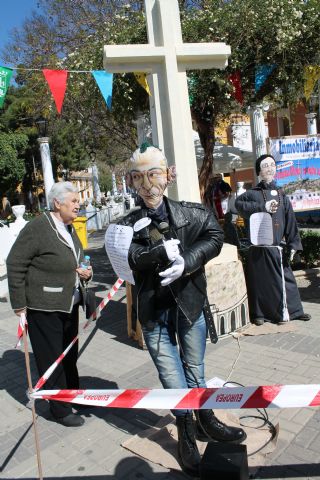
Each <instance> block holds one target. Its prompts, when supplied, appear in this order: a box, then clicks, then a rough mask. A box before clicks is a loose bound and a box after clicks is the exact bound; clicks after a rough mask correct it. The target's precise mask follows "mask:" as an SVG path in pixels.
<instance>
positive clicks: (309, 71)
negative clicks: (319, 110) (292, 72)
mask: <svg viewBox="0 0 320 480" xmlns="http://www.w3.org/2000/svg"><path fill="white" fill-rule="evenodd" d="M304 78H305V81H304V96H305V97H306V100H309V98H310V96H311V94H312V92H313V89H314V85H315V83H316V81H317V80H319V79H320V66H319V65H308V66H307V67H305V68H304Z"/></svg>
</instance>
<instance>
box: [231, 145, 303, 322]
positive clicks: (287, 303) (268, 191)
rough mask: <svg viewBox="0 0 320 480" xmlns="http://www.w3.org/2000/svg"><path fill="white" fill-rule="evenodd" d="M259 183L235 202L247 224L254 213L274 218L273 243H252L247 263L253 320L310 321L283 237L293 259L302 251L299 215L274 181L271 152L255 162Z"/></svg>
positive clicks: (273, 165)
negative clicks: (296, 215)
mask: <svg viewBox="0 0 320 480" xmlns="http://www.w3.org/2000/svg"><path fill="white" fill-rule="evenodd" d="M256 173H257V175H259V178H260V182H259V183H258V185H257V186H256V187H254V188H252V189H251V190H247V191H246V192H245V193H243V194H242V195H240V196H239V197H238V198H237V199H236V202H235V206H236V208H237V210H238V212H239V214H240V215H241V216H242V217H243V218H244V219H245V221H246V223H247V226H248V222H249V220H250V217H251V215H252V214H254V213H257V212H266V213H268V214H269V215H270V216H271V219H272V231H273V244H272V245H251V246H250V248H249V254H248V259H247V262H246V271H245V275H246V283H247V291H248V300H249V312H250V320H251V322H252V323H254V324H256V325H263V324H264V322H272V323H282V322H285V321H289V320H304V321H307V320H310V319H311V316H310V315H309V314H306V313H304V311H303V308H302V304H301V300H300V295H299V290H298V287H297V283H296V280H295V278H294V275H293V273H292V270H291V267H290V264H289V261H288V258H287V256H286V255H284V253H283V248H282V245H283V240H285V242H286V247H287V249H288V250H289V251H290V260H292V259H293V256H294V254H295V252H296V251H301V250H302V245H301V240H300V236H299V231H298V226H297V221H296V217H295V215H294V212H293V209H292V206H291V202H290V200H289V198H288V197H287V196H286V195H285V194H284V193H283V192H282V190H280V189H279V188H278V187H277V185H276V183H275V180H274V179H275V174H276V163H275V159H274V158H273V157H272V156H271V155H261V156H260V157H259V158H258V159H257V161H256Z"/></svg>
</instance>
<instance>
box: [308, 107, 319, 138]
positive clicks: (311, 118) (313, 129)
mask: <svg viewBox="0 0 320 480" xmlns="http://www.w3.org/2000/svg"><path fill="white" fill-rule="evenodd" d="M305 116H306V119H307V127H308V135H317V133H318V131H317V114H316V113H315V112H312V113H306V115H305Z"/></svg>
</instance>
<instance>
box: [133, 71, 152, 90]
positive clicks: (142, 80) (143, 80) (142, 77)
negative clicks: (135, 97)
mask: <svg viewBox="0 0 320 480" xmlns="http://www.w3.org/2000/svg"><path fill="white" fill-rule="evenodd" d="M134 76H135V77H136V80H137V82H138V83H139V84H140V85H141V87H142V88H144V89H145V91H146V92H147V94H148V95H150V96H151V91H150V87H149V84H148V81H147V75H146V74H145V73H144V72H134Z"/></svg>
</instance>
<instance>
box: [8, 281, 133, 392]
mask: <svg viewBox="0 0 320 480" xmlns="http://www.w3.org/2000/svg"><path fill="white" fill-rule="evenodd" d="M123 282H124V280H121V278H118V280H117V281H116V283H115V284H114V285H113V286H112V288H111V289H110V290H109V292H108V295H107V297H106V298H104V299H103V300H102V301H101V302H100V303H99V305H98V307H97V308H96V310H95V311H94V312H93V314H92V315H91V317H90V318H89V319H88V321H87V323H86V324H85V325H84V327H83V329H85V328H87V326H88V325H89V324H90V323H91V322H92V321H93V320H94V319H98V318H99V317H100V313H101V311H102V310H103V309H104V307H105V306H106V305H107V303H108V302H109V301H110V300H111V298H112V297H113V296H114V295H115V293H116V292H117V291H118V290H119V288H120V287H121V285H122V284H123ZM27 325H28V324H27V319H26V316H25V314H22V315H20V321H19V325H18V343H17V346H18V345H20V339H21V337H22V336H23V329H24V327H26V328H27ZM78 339H79V334H78V335H77V336H76V337H75V338H74V339H73V340H72V342H71V343H70V344H69V345H68V346H67V348H66V349H65V350H64V351H63V352H62V353H61V355H60V356H59V357H58V358H57V360H55V361H54V362H53V364H52V365H51V366H50V367H49V368H48V369H47V370H46V371H45V372H44V374H43V375H42V376H41V377H40V378H39V380H38V382H37V384H36V385H35V387H34V389H33V391H37V390H39V388H41V387H43V385H44V384H45V383H46V381H47V380H48V378H49V377H50V376H51V375H52V374H53V372H54V371H55V369H56V368H57V366H58V365H59V364H60V363H61V362H62V360H63V359H64V357H65V356H66V355H67V353H68V352H69V350H70V349H71V348H72V347H73V345H74V344H75V343H76V342H77V340H78Z"/></svg>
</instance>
